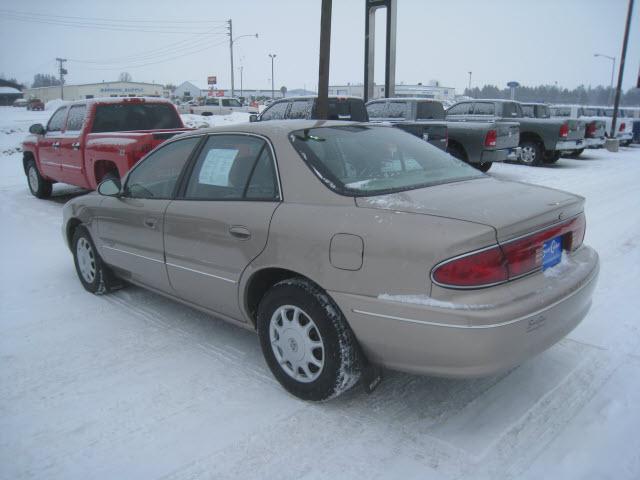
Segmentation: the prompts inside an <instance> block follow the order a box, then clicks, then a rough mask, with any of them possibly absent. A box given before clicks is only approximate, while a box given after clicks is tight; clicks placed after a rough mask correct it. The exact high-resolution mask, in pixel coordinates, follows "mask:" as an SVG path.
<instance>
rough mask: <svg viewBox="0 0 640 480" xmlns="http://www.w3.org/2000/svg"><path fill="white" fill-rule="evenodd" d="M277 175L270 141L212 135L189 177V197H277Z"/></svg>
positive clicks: (244, 136) (225, 198)
mask: <svg viewBox="0 0 640 480" xmlns="http://www.w3.org/2000/svg"><path fill="white" fill-rule="evenodd" d="M277 196H278V195H277V185H276V175H275V170H274V164H273V158H272V156H271V151H270V149H269V147H268V145H267V143H266V142H265V141H264V140H263V139H261V138H258V137H253V136H250V135H211V136H210V137H209V139H208V140H207V143H206V144H205V146H204V148H203V149H202V151H201V152H200V154H199V156H198V160H197V161H196V163H195V165H194V167H193V170H192V172H191V174H190V176H189V181H188V183H187V188H186V191H185V194H184V198H185V199H188V200H246V199H250V200H275V199H277Z"/></svg>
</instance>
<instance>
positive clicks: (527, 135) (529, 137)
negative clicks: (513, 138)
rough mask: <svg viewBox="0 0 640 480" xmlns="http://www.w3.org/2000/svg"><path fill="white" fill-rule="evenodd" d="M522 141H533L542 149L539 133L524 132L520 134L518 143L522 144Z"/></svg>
mask: <svg viewBox="0 0 640 480" xmlns="http://www.w3.org/2000/svg"><path fill="white" fill-rule="evenodd" d="M524 142H534V143H537V144H539V145H540V148H542V150H544V142H543V141H542V138H540V135H538V134H535V133H532V132H524V133H521V134H520V145H522V144H523V143H524Z"/></svg>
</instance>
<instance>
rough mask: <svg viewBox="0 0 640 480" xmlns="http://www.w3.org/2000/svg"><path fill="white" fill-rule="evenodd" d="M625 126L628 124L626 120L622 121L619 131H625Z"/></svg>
mask: <svg viewBox="0 0 640 480" xmlns="http://www.w3.org/2000/svg"><path fill="white" fill-rule="evenodd" d="M625 127H626V125H625V124H624V122H622V123H621V124H620V130H618V131H619V132H624V129H625Z"/></svg>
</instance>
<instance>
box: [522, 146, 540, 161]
mask: <svg viewBox="0 0 640 480" xmlns="http://www.w3.org/2000/svg"><path fill="white" fill-rule="evenodd" d="M521 155H522V156H521V158H522V161H523V162H525V163H531V162H533V161H534V160H535V159H536V150H535V148H533V147H530V146H526V147H522V154H521Z"/></svg>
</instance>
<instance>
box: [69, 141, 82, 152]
mask: <svg viewBox="0 0 640 480" xmlns="http://www.w3.org/2000/svg"><path fill="white" fill-rule="evenodd" d="M71 148H73V149H74V150H80V142H76V143H72V144H71Z"/></svg>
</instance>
